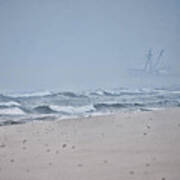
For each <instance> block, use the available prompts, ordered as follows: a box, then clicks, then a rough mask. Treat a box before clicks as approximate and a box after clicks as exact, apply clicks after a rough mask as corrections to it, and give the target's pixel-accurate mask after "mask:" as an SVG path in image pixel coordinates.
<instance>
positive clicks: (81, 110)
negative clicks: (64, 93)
mask: <svg viewBox="0 0 180 180" xmlns="http://www.w3.org/2000/svg"><path fill="white" fill-rule="evenodd" d="M50 108H51V109H52V110H54V111H59V112H65V113H69V114H82V113H86V112H90V111H94V110H95V108H94V107H93V105H86V106H78V107H73V106H57V105H50Z"/></svg>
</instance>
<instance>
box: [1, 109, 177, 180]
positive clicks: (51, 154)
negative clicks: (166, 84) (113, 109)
mask: <svg viewBox="0 0 180 180" xmlns="http://www.w3.org/2000/svg"><path fill="white" fill-rule="evenodd" d="M57 179H59V180H121V179H122V180H131V179H133V180H179V179H180V108H174V109H165V110H158V111H152V112H129V113H119V114H116V115H110V116H99V117H89V118H80V119H71V120H57V121H46V122H31V123H27V124H21V125H12V126H3V127H0V180H57Z"/></svg>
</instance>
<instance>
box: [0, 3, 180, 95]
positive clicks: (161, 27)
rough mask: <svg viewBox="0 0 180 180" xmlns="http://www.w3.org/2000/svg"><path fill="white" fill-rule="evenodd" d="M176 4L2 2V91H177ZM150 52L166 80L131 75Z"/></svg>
mask: <svg viewBox="0 0 180 180" xmlns="http://www.w3.org/2000/svg"><path fill="white" fill-rule="evenodd" d="M179 12H180V3H179V1H178V0H172V1H169V0H158V1H157V0H152V1H144V0H137V1H131V0H118V1H117V0H113V1H104V0H99V1H95V0H92V1H86V0H85V1H84V0H83V1H82V0H77V1H72V0H68V1H57V0H52V1H50V0H44V1H41V0H32V1H22V0H16V1H13V0H6V1H3V0H1V1H0V25H1V28H0V39H1V41H0V85H1V86H0V90H1V92H30V91H40V90H58V91H66V90H70V91H74V90H76V91H82V90H87V89H97V88H106V89H112V88H119V87H134V88H137V87H148V88H149V87H164V86H167V87H168V86H177V85H178V84H180V80H179V79H180V78H179V75H180V72H179V69H180V61H179V57H180V54H179V47H180V46H179V45H180V44H179V43H180V39H179V37H180V33H179V29H180V28H179V27H180V23H179V18H180V14H179ZM149 48H152V55H153V57H152V59H153V61H156V58H157V57H158V55H159V52H160V51H161V49H164V50H165V53H164V55H163V57H162V66H166V67H168V75H164V76H163V75H157V76H155V75H153V76H151V75H142V74H141V75H137V74H136V75H134V74H132V73H131V72H130V71H129V69H143V68H144V64H145V61H146V54H147V52H148V50H149Z"/></svg>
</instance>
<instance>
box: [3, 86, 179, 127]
mask: <svg viewBox="0 0 180 180" xmlns="http://www.w3.org/2000/svg"><path fill="white" fill-rule="evenodd" d="M167 107H180V89H164V88H161V89H145V88H144V89H143V88H142V89H128V88H118V89H113V90H105V89H97V90H93V91H85V92H78V93H77V92H73V91H72V92H70V91H64V92H52V91H42V92H31V93H20V94H15V93H7V94H0V126H3V125H13V124H21V123H27V122H30V121H46V120H49V121H50V120H56V119H70V118H78V117H88V116H95V115H104V114H112V113H117V112H121V111H151V110H155V109H160V108H167Z"/></svg>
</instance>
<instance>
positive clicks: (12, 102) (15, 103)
mask: <svg viewBox="0 0 180 180" xmlns="http://www.w3.org/2000/svg"><path fill="white" fill-rule="evenodd" d="M0 106H8V107H10V106H21V105H20V104H19V103H17V102H15V101H9V102H0Z"/></svg>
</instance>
